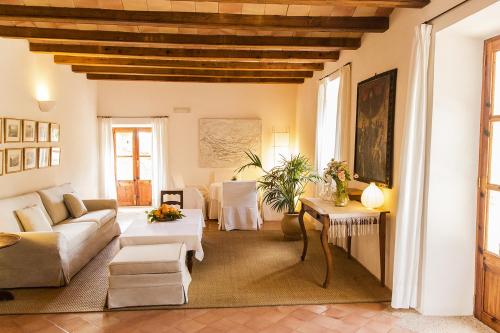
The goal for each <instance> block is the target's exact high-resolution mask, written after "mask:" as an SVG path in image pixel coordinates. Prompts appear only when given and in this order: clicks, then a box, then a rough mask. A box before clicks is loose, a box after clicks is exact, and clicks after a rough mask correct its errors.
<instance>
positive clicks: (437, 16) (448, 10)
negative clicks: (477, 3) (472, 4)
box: [424, 0, 470, 24]
mask: <svg viewBox="0 0 500 333" xmlns="http://www.w3.org/2000/svg"><path fill="white" fill-rule="evenodd" d="M469 1H470V0H464V1H462V2H460V3H458V4H456V5H455V6H453V7H451V8H449V9H447V10H445V11H444V12H442V13H441V14H438V15H436V16H434V17H433V18H431V19H429V20H427V21H425V22H424V24H429V23H432V21H434V20H436V19H438V18H440V17H441V16H443V15H446V14H448V13H449V12H451V11H453V10H455V9H457V8H458V7H461V6H462V5H464V4H465V3H467V2H469Z"/></svg>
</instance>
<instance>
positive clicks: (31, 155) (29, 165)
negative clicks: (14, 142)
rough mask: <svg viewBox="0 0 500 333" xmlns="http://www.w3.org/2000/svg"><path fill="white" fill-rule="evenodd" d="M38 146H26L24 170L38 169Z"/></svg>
mask: <svg viewBox="0 0 500 333" xmlns="http://www.w3.org/2000/svg"><path fill="white" fill-rule="evenodd" d="M36 150H37V149H36V148H31V147H30V148H24V159H23V164H24V167H23V169H24V170H32V169H36V166H37V160H36Z"/></svg>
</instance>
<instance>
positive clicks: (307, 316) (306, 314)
mask: <svg viewBox="0 0 500 333" xmlns="http://www.w3.org/2000/svg"><path fill="white" fill-rule="evenodd" d="M290 315H291V316H293V317H295V318H297V319H300V320H304V321H311V320H313V319H314V318H316V317H317V316H318V315H317V314H316V313H314V312H311V311H309V310H305V309H297V310H295V311H293V312H291V313H290Z"/></svg>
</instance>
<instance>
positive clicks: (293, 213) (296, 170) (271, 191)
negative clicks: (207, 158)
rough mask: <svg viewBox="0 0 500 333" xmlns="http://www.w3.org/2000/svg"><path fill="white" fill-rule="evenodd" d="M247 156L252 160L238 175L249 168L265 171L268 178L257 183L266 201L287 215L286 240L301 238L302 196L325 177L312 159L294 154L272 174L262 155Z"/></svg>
mask: <svg viewBox="0 0 500 333" xmlns="http://www.w3.org/2000/svg"><path fill="white" fill-rule="evenodd" d="M245 154H246V155H247V156H248V158H249V160H250V161H249V162H248V163H247V164H245V165H243V166H242V167H241V168H239V169H238V170H237V173H240V172H242V171H243V170H245V169H246V168H249V167H255V168H258V169H260V170H262V172H263V173H264V175H263V176H262V177H261V178H260V179H258V180H257V182H258V184H259V185H258V188H259V190H261V191H262V192H263V200H264V202H265V203H267V204H268V205H269V206H271V207H272V208H273V209H274V210H276V211H278V212H283V213H284V216H283V219H282V220H281V230H282V231H283V234H284V235H285V239H289V240H297V239H300V238H301V235H302V234H301V230H300V224H299V214H298V213H297V210H296V208H297V204H298V200H299V197H300V196H301V195H302V194H304V191H305V188H306V186H307V184H309V183H311V182H312V183H315V182H317V181H319V180H320V179H321V178H320V177H318V176H317V175H316V174H315V173H314V172H313V168H312V167H311V165H310V163H309V160H308V159H307V158H306V157H305V156H303V155H300V154H298V155H292V156H291V157H290V158H289V159H287V158H285V157H282V159H281V162H280V164H279V165H277V166H275V167H274V168H272V169H271V170H268V171H267V170H265V169H264V167H263V166H262V161H261V160H260V158H259V156H257V155H255V154H254V153H252V152H250V151H248V152H245Z"/></svg>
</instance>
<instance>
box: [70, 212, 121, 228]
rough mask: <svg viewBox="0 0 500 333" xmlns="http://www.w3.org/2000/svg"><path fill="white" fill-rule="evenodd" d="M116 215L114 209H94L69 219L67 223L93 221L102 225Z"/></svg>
mask: <svg viewBox="0 0 500 333" xmlns="http://www.w3.org/2000/svg"><path fill="white" fill-rule="evenodd" d="M115 216H116V211H115V210H114V209H102V210H96V211H93V212H90V213H87V214H85V215H82V216H80V217H79V218H76V219H71V220H69V221H68V222H69V223H78V222H94V223H97V225H98V226H99V228H100V227H102V226H103V225H105V224H106V223H108V222H109V221H112V220H113V219H114V218H115Z"/></svg>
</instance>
